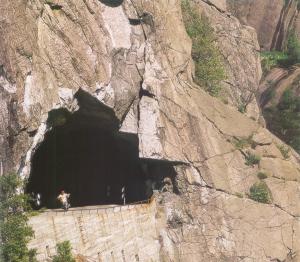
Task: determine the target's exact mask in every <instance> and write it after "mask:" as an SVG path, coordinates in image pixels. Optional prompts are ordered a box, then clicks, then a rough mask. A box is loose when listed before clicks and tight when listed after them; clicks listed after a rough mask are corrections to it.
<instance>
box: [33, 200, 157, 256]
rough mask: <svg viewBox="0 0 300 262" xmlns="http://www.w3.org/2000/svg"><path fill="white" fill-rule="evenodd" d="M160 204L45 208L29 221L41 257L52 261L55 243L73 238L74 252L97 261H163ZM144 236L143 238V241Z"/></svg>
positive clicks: (71, 240)
mask: <svg viewBox="0 0 300 262" xmlns="http://www.w3.org/2000/svg"><path fill="white" fill-rule="evenodd" d="M156 212H157V211H156V205H155V202H152V203H151V204H143V205H138V206H134V205H132V206H122V207H118V206H116V207H109V208H103V207H91V210H89V209H87V208H86V209H84V210H77V211H76V210H69V211H68V212H64V211H63V210H58V211H49V212H48V211H45V212H44V213H43V214H41V215H38V216H34V217H32V218H31V219H30V221H29V224H30V225H31V226H32V228H33V229H34V230H35V237H34V239H33V240H32V241H31V242H30V244H29V246H30V247H31V248H36V249H37V258H38V261H49V259H50V257H51V256H53V255H54V254H55V253H56V251H55V245H56V244H57V243H60V242H63V241H65V240H70V242H71V244H72V247H73V253H74V254H75V255H77V254H84V256H85V257H88V258H89V259H93V261H99V260H100V261H124V259H125V260H126V261H136V260H137V258H138V259H139V260H140V261H159V241H158V232H157V231H156V228H157V226H156V222H157V220H156V218H155V214H156ZM141 240H142V241H141Z"/></svg>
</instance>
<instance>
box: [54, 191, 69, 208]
mask: <svg viewBox="0 0 300 262" xmlns="http://www.w3.org/2000/svg"><path fill="white" fill-rule="evenodd" d="M69 198H70V194H68V193H65V191H64V190H62V191H61V192H60V194H59V195H58V197H57V199H58V200H59V202H60V203H61V205H62V208H63V209H64V210H66V211H67V210H68V209H69V207H70V204H69Z"/></svg>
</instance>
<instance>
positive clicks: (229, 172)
mask: <svg viewBox="0 0 300 262" xmlns="http://www.w3.org/2000/svg"><path fill="white" fill-rule="evenodd" d="M208 2H209V3H210V4H206V3H204V2H202V1H199V8H202V10H203V12H205V13H206V14H207V15H208V16H209V18H210V19H211V21H212V23H215V24H213V26H214V27H215V28H216V29H218V30H219V31H218V37H219V39H221V41H222V42H223V43H224V46H223V45H222V46H221V45H220V49H221V50H222V52H223V55H224V56H225V57H227V61H228V64H227V67H228V68H229V69H230V71H229V72H230V83H228V90H229V92H230V93H231V94H235V93H236V92H237V93H238V94H243V95H244V94H246V93H245V92H244V90H241V89H239V85H244V83H246V85H247V86H251V87H253V88H255V87H256V84H258V80H259V78H260V74H261V73H260V66H259V65H258V60H259V57H258V55H257V54H256V53H255V52H254V49H255V48H256V45H257V42H255V41H256V40H255V39H256V36H255V32H254V30H253V29H249V28H247V27H244V26H241V25H240V23H239V22H238V20H237V19H235V18H232V17H231V18H228V17H226V15H225V14H224V10H222V9H224V7H222V6H219V7H218V8H215V7H214V5H212V4H211V3H212V2H215V1H208ZM50 3H51V4H50ZM54 7H55V8H54ZM0 13H1V15H2V16H1V17H3V19H1V20H0V34H1V36H2V37H1V38H0V65H1V67H0V69H1V70H0V108H1V112H0V164H1V165H0V170H1V173H4V172H8V171H10V170H15V171H19V172H20V173H22V174H23V175H25V176H26V175H28V174H29V171H30V159H31V157H32V154H33V152H34V150H35V148H36V147H37V146H38V144H39V143H40V142H41V140H42V139H43V136H44V134H45V132H46V129H47V127H46V125H45V123H46V120H47V114H48V112H49V111H51V110H53V109H57V108H66V109H67V110H69V111H70V112H74V111H76V110H77V109H78V104H77V101H76V94H77V93H78V90H84V91H85V92H87V93H88V94H89V95H90V96H92V97H94V98H95V99H96V101H97V103H102V104H104V105H106V106H107V107H108V108H110V109H111V110H113V112H114V114H115V116H116V117H117V119H118V120H119V122H120V128H121V129H122V130H123V131H124V132H130V133H135V134H137V135H138V138H139V155H140V157H141V158H147V159H157V160H165V161H170V162H174V163H176V165H175V164H174V165H175V169H176V173H177V176H176V183H175V184H176V188H177V190H176V193H173V192H165V193H160V194H159V195H158V203H159V206H160V209H159V212H161V217H162V218H164V219H165V223H161V229H160V237H161V238H160V244H161V250H160V252H161V261H189V262H190V261H246V262H248V261H249V262H250V261H300V253H299V252H300V221H299V214H300V206H299V201H300V193H299V187H300V183H299V182H300V157H299V155H298V154H297V153H296V152H294V151H291V152H290V156H289V158H288V159H285V158H283V156H282V155H281V153H280V151H278V145H282V144H283V142H282V141H280V140H279V139H278V138H276V137H275V136H274V135H272V134H271V133H270V132H269V131H268V130H266V129H264V128H263V127H261V126H260V125H259V124H258V123H257V121H254V120H253V119H250V118H249V117H247V116H245V115H243V114H241V113H239V112H238V111H237V110H236V109H235V108H232V107H231V106H230V105H225V104H224V103H222V102H221V101H220V100H218V99H216V98H213V97H211V96H209V95H208V94H207V93H205V92H204V91H203V90H201V89H200V88H199V87H197V86H195V84H193V82H192V81H191V79H192V70H193V63H192V60H191V40H190V39H189V37H188V36H187V34H186V32H185V28H184V25H183V21H182V16H181V9H180V1H179V0H170V1H165V0H157V1H146V0H125V1H124V2H123V4H122V5H119V6H117V7H110V6H107V5H105V4H103V3H102V2H101V1H98V0H84V1H81V0H53V1H51V2H45V1H42V0H29V1H24V0H16V1H8V0H4V1H2V2H1V3H0ZM143 13H148V14H151V17H152V20H151V21H150V22H148V23H142V24H141V25H132V24H130V23H129V20H128V18H131V19H137V18H138V17H139V16H140V15H141V14H143ZM227 27H228V28H229V29H230V28H231V29H232V30H229V31H230V32H227V31H226V30H225V29H226V28H227ZM234 39H236V40H234ZM247 39H249V40H251V42H250V43H249V45H248V44H247V41H248V40H247ZM232 50H235V51H232ZM245 54H246V55H247V56H246V58H247V59H245ZM235 63H237V64H235ZM232 86H234V87H232ZM232 97H233V99H236V98H237V97H235V96H232ZM253 108H255V110H254V111H253V112H257V111H256V109H257V104H256V102H255V101H254V102H253ZM253 116H256V118H257V116H258V115H257V114H256V113H255V114H254V113H253ZM239 141H240V142H241V141H247V142H246V143H242V144H243V146H240V145H238V144H237V142H239ZM249 152H250V153H251V154H252V155H258V156H260V161H259V162H258V163H255V164H251V165H249V163H248V164H247V161H246V160H247V159H246V157H247V154H249ZM258 172H264V173H265V174H266V175H267V178H266V179H265V181H266V184H267V186H268V188H269V189H270V192H271V195H272V199H271V202H270V203H269V204H263V203H258V202H255V201H253V200H251V199H249V197H248V195H249V189H250V187H251V186H252V185H253V184H254V183H256V182H257V181H259V178H258V177H257V173H258ZM141 241H142V240H141ZM199 258H201V259H200V260H199Z"/></svg>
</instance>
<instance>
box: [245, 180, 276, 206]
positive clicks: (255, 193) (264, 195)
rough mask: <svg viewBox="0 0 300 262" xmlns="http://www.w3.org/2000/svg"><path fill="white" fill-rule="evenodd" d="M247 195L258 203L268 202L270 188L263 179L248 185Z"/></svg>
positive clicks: (269, 199)
mask: <svg viewBox="0 0 300 262" xmlns="http://www.w3.org/2000/svg"><path fill="white" fill-rule="evenodd" d="M249 197H250V198H251V199H252V200H254V201H257V202H260V203H270V202H271V196H270V190H269V188H268V186H267V184H266V183H265V182H264V181H259V182H257V183H255V184H254V185H252V186H251V187H250V195H249Z"/></svg>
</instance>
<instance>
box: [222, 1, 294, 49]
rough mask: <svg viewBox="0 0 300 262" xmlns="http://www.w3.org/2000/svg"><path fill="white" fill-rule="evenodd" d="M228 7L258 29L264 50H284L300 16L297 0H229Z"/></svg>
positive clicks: (240, 18)
mask: <svg viewBox="0 0 300 262" xmlns="http://www.w3.org/2000/svg"><path fill="white" fill-rule="evenodd" d="M227 9H228V11H230V12H231V13H232V14H233V15H234V16H236V17H237V18H239V20H240V21H241V22H242V23H243V24H245V25H249V26H252V27H254V28H255V29H256V31H257V36H258V40H259V43H260V46H261V48H262V50H273V49H277V50H282V48H283V47H284V46H285V44H286V40H287V36H288V33H289V30H290V29H291V28H293V27H294V26H295V21H296V20H297V19H296V18H297V17H298V11H297V1H294V0H288V1H282V0H275V1H274V0H267V1H264V0H254V1H249V0H243V1H236V0H227Z"/></svg>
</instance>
